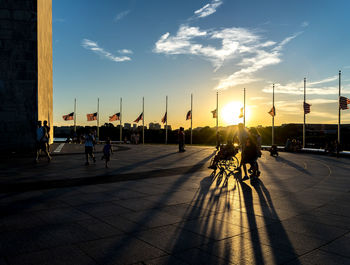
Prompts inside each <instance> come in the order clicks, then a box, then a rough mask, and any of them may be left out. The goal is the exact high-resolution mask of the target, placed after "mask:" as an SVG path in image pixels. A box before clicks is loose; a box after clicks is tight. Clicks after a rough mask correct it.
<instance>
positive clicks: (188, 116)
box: [186, 110, 192, 120]
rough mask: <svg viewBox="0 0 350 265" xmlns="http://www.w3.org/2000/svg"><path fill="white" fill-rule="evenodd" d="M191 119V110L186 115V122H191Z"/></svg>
mask: <svg viewBox="0 0 350 265" xmlns="http://www.w3.org/2000/svg"><path fill="white" fill-rule="evenodd" d="M190 119H192V111H191V110H189V111H188V112H187V114H186V120H190Z"/></svg>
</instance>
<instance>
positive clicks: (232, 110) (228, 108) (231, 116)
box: [219, 101, 248, 125]
mask: <svg viewBox="0 0 350 265" xmlns="http://www.w3.org/2000/svg"><path fill="white" fill-rule="evenodd" d="M241 108H243V104H242V103H241V102H236V101H233V102H230V103H227V104H226V105H225V106H223V107H222V109H221V113H219V115H221V117H222V119H223V121H224V122H225V123H226V124H227V125H233V124H238V123H242V122H243V118H240V117H239V116H240V114H241ZM247 110H248V108H247V106H246V112H247ZM246 114H247V113H246ZM246 119H247V115H246Z"/></svg>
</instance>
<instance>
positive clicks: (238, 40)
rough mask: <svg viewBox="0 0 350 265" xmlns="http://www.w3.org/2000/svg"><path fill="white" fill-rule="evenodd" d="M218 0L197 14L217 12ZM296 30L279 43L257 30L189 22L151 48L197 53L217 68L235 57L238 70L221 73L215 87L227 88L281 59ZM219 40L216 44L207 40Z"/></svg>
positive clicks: (167, 33)
mask: <svg viewBox="0 0 350 265" xmlns="http://www.w3.org/2000/svg"><path fill="white" fill-rule="evenodd" d="M221 4H222V1H221V0H213V1H212V2H211V3H210V4H207V5H205V6H203V7H202V8H201V9H198V10H196V11H195V15H196V16H197V17H206V16H208V15H210V14H213V13H214V12H216V8H218V7H219V6H220V5H221ZM301 33H302V32H297V33H295V34H293V35H291V36H288V37H287V38H285V39H283V40H282V41H281V42H280V43H276V42H275V41H272V40H266V38H264V37H263V36H261V34H259V32H258V31H257V30H253V29H248V28H242V27H231V28H222V29H210V30H202V29H200V28H199V27H194V26H190V25H188V24H182V25H180V27H179V29H178V31H177V32H176V34H170V33H169V32H166V33H165V34H163V35H162V36H161V37H160V38H159V40H158V41H157V42H156V43H155V46H154V49H153V52H155V53H162V54H166V55H178V54H183V55H196V56H199V57H201V58H204V59H205V60H208V61H210V62H211V63H212V64H213V66H214V71H217V70H218V69H219V68H220V67H221V66H222V65H223V64H224V62H225V61H229V60H236V61H237V62H236V65H237V66H238V67H240V69H239V70H237V71H236V72H234V73H232V74H231V75H229V76H225V77H222V78H221V79H220V81H219V83H218V85H217V86H216V89H227V88H230V87H234V86H237V85H241V84H247V83H252V82H255V81H258V80H259V79H257V78H256V77H255V76H254V73H255V72H257V71H259V70H261V69H263V68H265V67H266V66H269V65H275V64H278V63H280V62H281V61H282V60H281V57H282V50H283V48H284V46H285V45H286V44H287V43H289V42H290V41H292V40H293V39H294V38H296V37H297V36H298V35H300V34H301ZM217 41H218V42H219V45H216V46H214V45H211V44H207V43H212V42H217Z"/></svg>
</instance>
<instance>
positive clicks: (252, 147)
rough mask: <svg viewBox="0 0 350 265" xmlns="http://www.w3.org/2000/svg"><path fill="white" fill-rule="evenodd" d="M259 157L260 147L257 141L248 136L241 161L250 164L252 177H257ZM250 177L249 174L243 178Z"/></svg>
mask: <svg viewBox="0 0 350 265" xmlns="http://www.w3.org/2000/svg"><path fill="white" fill-rule="evenodd" d="M257 159H258V149H257V146H256V143H254V141H253V140H252V138H251V137H248V138H247V140H246V143H245V150H244V153H243V155H242V160H241V162H242V163H243V164H244V165H245V164H250V169H251V172H252V174H251V178H254V177H257V176H258V174H257V171H258V167H257V162H256V161H257ZM247 179H249V178H248V176H245V177H244V178H243V179H242V180H247Z"/></svg>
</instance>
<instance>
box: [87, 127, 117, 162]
mask: <svg viewBox="0 0 350 265" xmlns="http://www.w3.org/2000/svg"><path fill="white" fill-rule="evenodd" d="M83 138H84V144H85V165H86V166H88V165H89V164H90V162H89V158H90V159H91V160H92V161H93V162H94V163H96V158H95V155H94V148H95V144H96V138H95V136H94V134H93V133H92V131H91V130H89V131H88V132H87V133H86V134H85V135H84V137H83ZM102 152H103V155H102V157H101V160H105V167H106V168H108V162H109V161H110V160H111V155H112V154H113V148H112V143H111V140H110V139H109V138H107V140H106V143H105V145H104V146H103V150H102Z"/></svg>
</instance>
